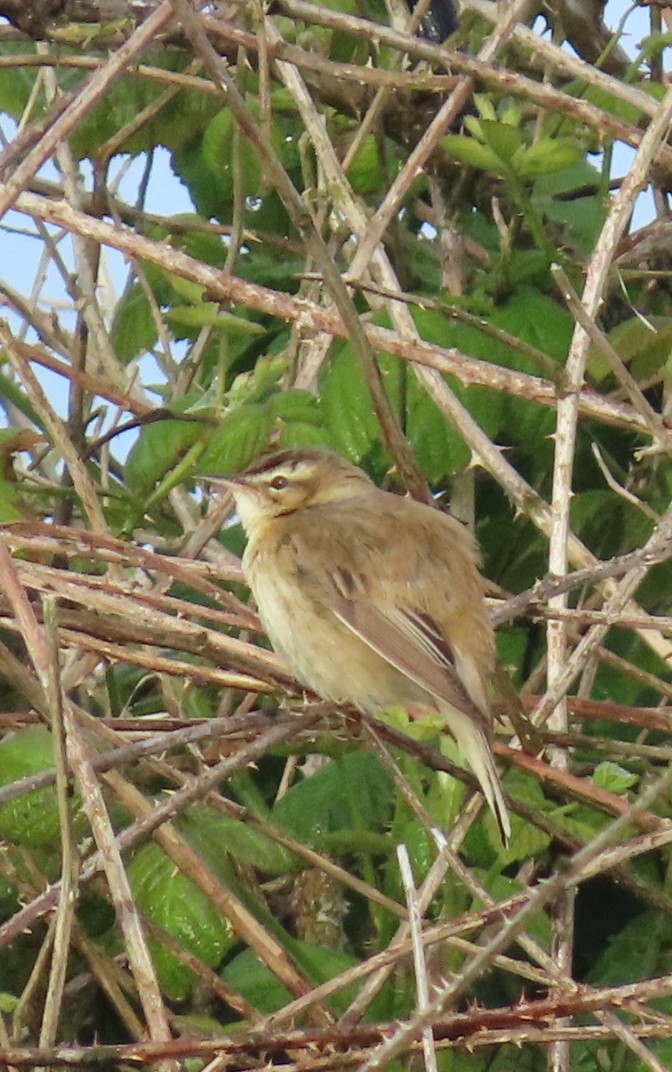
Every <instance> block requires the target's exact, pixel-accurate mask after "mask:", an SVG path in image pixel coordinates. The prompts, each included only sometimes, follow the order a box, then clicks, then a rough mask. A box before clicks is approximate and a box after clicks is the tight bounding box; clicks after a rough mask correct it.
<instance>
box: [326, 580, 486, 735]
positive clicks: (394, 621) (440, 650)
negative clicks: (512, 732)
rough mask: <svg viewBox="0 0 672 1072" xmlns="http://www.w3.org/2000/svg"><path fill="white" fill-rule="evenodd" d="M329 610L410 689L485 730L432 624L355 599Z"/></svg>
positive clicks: (419, 616)
mask: <svg viewBox="0 0 672 1072" xmlns="http://www.w3.org/2000/svg"><path fill="white" fill-rule="evenodd" d="M332 610H333V612H334V614H335V615H336V617H337V618H338V619H339V620H340V621H341V622H343V624H344V625H346V626H347V627H348V628H349V629H351V630H352V632H353V633H356V634H357V636H358V637H360V639H361V640H363V641H365V643H367V644H368V645H369V647H370V648H372V649H373V650H374V651H375V652H377V654H378V655H380V656H381V657H382V658H383V659H385V660H386V661H387V662H388V663H390V664H391V665H392V666H394V667H396V669H397V670H399V671H400V672H401V673H402V674H405V675H406V677H408V678H410V679H411V681H414V682H415V683H416V685H419V686H420V687H421V688H423V689H425V690H426V691H427V692H429V693H431V695H432V696H435V697H436V698H437V699H438V700H441V701H443V702H444V703H447V704H449V705H450V706H451V707H456V708H457V709H458V710H459V711H463V712H464V713H465V714H467V715H470V716H471V717H472V718H473V719H474V720H475V721H476V722H477V723H478V724H480V725H481V726H483V727H484V728H486V727H487V724H488V716H487V714H486V713H485V712H484V711H481V710H480V708H478V707H477V706H476V705H475V704H474V702H473V700H472V699H471V697H470V696H469V695H468V693H467V691H466V689H465V687H464V685H463V684H462V682H461V680H460V678H459V676H458V673H457V671H456V669H455V666H454V664H453V662H452V659H451V655H450V649H449V648H448V644H447V641H446V640H445V638H444V637H443V635H442V633H441V631H440V630H439V628H438V626H437V625H436V623H435V622H433V621H432V619H431V618H429V617H428V616H426V615H424V614H421V613H419V612H415V611H407V610H399V609H396V608H389V607H383V608H380V607H377V606H375V605H374V604H373V603H372V602H371V601H370V600H368V599H367V598H366V596H363V595H362V594H359V595H358V596H357V597H356V598H355V599H348V598H345V597H343V596H340V598H337V600H336V601H335V604H334V606H333V607H332Z"/></svg>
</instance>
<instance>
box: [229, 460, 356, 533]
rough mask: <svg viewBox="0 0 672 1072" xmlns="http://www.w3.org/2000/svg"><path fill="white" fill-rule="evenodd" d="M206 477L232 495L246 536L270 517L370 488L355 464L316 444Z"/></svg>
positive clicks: (347, 496)
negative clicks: (233, 473)
mask: <svg viewBox="0 0 672 1072" xmlns="http://www.w3.org/2000/svg"><path fill="white" fill-rule="evenodd" d="M208 481H209V483H211V484H214V485H215V487H224V488H226V489H227V490H228V491H230V492H231V493H232V495H233V497H234V499H235V501H236V507H237V509H238V513H239V514H240V519H241V521H242V523H243V527H244V528H245V530H246V532H248V534H251V533H253V532H254V531H255V529H256V528H257V527H259V526H261V525H263V524H264V523H266V522H268V521H271V520H272V519H273V518H275V517H280V516H282V515H286V514H293V513H295V512H296V511H297V510H306V509H308V508H309V507H311V506H318V505H320V504H322V503H327V502H335V501H338V500H339V499H352V498H356V497H357V496H359V495H364V494H366V492H367V491H371V489H372V488H373V487H374V484H373V482H372V481H371V480H370V479H369V477H368V476H367V475H366V473H364V472H363V471H362V470H361V469H358V468H357V466H355V465H351V464H350V462H348V461H346V460H345V458H341V457H340V456H339V455H338V454H334V453H333V452H332V451H328V450H323V449H321V448H318V447H302V448H297V449H289V450H281V451H278V452H276V453H275V454H269V455H267V456H266V457H265V458H262V459H261V460H260V461H259V462H257V463H256V464H255V465H252V466H250V468H249V469H246V470H245V471H244V472H243V473H240V474H239V475H238V476H234V477H227V478H226V479H221V478H217V479H215V478H208Z"/></svg>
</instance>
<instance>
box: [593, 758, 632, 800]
mask: <svg viewBox="0 0 672 1072" xmlns="http://www.w3.org/2000/svg"><path fill="white" fill-rule="evenodd" d="M592 780H593V782H594V783H595V785H596V786H597V787H598V789H606V790H608V792H610V793H624V792H625V790H626V789H630V788H631V786H633V785H635V784H636V783H637V782H638V781H639V777H638V776H637V775H636V774H633V773H632V772H631V771H628V770H626V769H625V767H621V766H619V764H618V763H613V762H612V761H611V760H605V761H604V763H599V764H598V766H597V767H596V768H595V771H594V773H593V778H592Z"/></svg>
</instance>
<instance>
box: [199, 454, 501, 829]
mask: <svg viewBox="0 0 672 1072" xmlns="http://www.w3.org/2000/svg"><path fill="white" fill-rule="evenodd" d="M213 483H215V484H217V483H219V481H213ZM221 483H222V484H223V485H225V486H226V487H228V488H230V490H231V491H232V492H233V495H234V497H235V500H236V506H237V508H238V512H239V514H240V518H241V521H242V523H243V527H244V528H245V531H246V533H247V536H248V544H247V548H246V551H245V554H244V557H243V568H244V571H245V575H246V577H247V580H248V582H249V584H250V588H251V589H252V593H253V595H254V597H255V599H256V602H257V606H258V608H259V614H260V617H261V620H262V622H263V624H264V627H265V629H266V630H267V632H268V635H269V637H270V640H271V643H272V644H273V647H274V648H275V650H276V651H277V652H278V653H279V654H280V655H281V656H282V657H283V658H284V659H285V661H286V662H287V664H288V665H289V666H290V667H291V669H292V671H293V673H294V674H295V675H296V677H297V679H298V680H299V681H300V682H302V683H303V684H305V685H307V686H308V687H309V688H311V689H313V690H314V691H315V692H317V693H318V694H319V695H320V696H322V697H324V698H325V699H327V700H349V701H350V702H351V703H352V704H354V706H355V707H357V708H359V710H361V711H363V712H367V713H370V714H375V713H376V712H377V711H378V710H379V709H380V708H382V707H387V706H390V705H392V704H401V705H403V706H406V707H408V706H411V705H418V704H423V705H427V706H430V707H432V708H434V709H435V710H437V711H439V712H440V713H441V714H442V715H443V716H444V718H445V722H446V725H447V727H448V729H449V730H450V732H451V733H452V734H453V736H454V737H455V739H456V740H457V743H458V745H459V746H460V749H461V751H462V753H463V754H464V757H465V759H466V760H467V762H468V763H469V765H470V766H471V767H472V769H473V771H474V773H475V774H476V776H477V778H478V780H479V782H480V785H481V788H482V790H483V793H484V794H485V797H486V799H487V801H488V804H489V805H490V807H491V809H492V811H493V813H494V815H495V817H496V819H497V822H498V825H499V828H500V832H501V835H502V839H503V841H504V842H505V843H506V842H507V841H508V838H509V834H510V823H509V817H508V813H507V809H506V804H505V802H504V796H503V793H502V789H501V784H500V781H499V776H498V774H497V771H496V769H495V765H494V762H493V759H492V752H491V748H490V740H491V732H492V731H491V716H490V710H489V704H488V696H487V686H488V682H489V680H490V677H491V674H492V672H493V667H494V660H495V648H494V638H493V632H492V627H491V625H490V619H489V617H488V613H487V609H486V606H485V603H484V599H483V580H482V577H481V575H480V573H479V570H478V552H477V550H476V547H475V545H474V542H473V540H472V538H471V536H470V535H469V533H468V532H467V530H466V529H465V528H464V527H463V526H462V525H460V524H459V522H457V521H455V519H454V518H452V517H449V516H448V515H446V514H443V513H440V512H439V511H438V510H435V509H433V508H432V507H429V506H425V505H423V504H421V503H418V502H414V501H413V500H412V499H408V498H401V497H399V496H397V495H392V494H390V493H389V492H386V491H381V490H380V489H379V488H377V487H376V486H375V484H373V482H372V481H371V480H370V479H369V477H368V476H367V475H366V473H364V472H363V471H362V470H361V469H358V468H357V467H356V466H354V465H351V464H350V463H349V462H347V461H345V460H344V459H343V458H341V457H339V456H338V455H336V454H332V453H331V452H329V451H324V450H319V449H316V448H302V449H297V450H285V451H281V452H278V453H276V454H274V455H271V456H269V457H267V458H266V459H263V460H262V461H261V462H260V463H259V464H258V465H256V466H253V467H251V468H250V469H248V470H247V471H246V472H244V473H243V474H241V475H240V476H238V477H235V478H232V479H230V480H223V481H221Z"/></svg>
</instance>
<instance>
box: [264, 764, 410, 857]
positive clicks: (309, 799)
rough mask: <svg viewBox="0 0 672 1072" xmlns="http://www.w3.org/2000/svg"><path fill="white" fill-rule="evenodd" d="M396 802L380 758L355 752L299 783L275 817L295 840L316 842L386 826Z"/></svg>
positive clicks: (276, 811) (280, 803)
mask: <svg viewBox="0 0 672 1072" xmlns="http://www.w3.org/2000/svg"><path fill="white" fill-rule="evenodd" d="M391 799H392V782H391V780H390V777H389V775H388V774H387V773H386V771H385V770H383V768H382V767H381V765H380V763H379V762H378V761H377V760H376V759H375V757H374V756H370V755H362V754H359V753H352V754H351V755H346V756H342V757H339V758H338V759H333V760H330V762H329V763H328V764H327V765H326V766H325V767H323V768H322V769H321V770H319V771H318V772H317V773H316V774H313V775H312V777H310V778H306V779H305V780H304V781H302V782H297V783H296V784H295V785H294V786H292V788H291V789H290V790H289V792H288V793H286V794H285V796H284V797H282V799H281V800H279V801H278V802H277V803H276V804H275V806H274V808H273V811H272V813H271V816H272V820H273V822H274V823H276V824H277V825H278V826H282V827H283V828H284V829H285V830H289V831H290V832H291V833H292V834H293V835H294V836H295V837H298V838H311V837H314V836H316V835H318V834H323V833H327V832H330V831H335V830H342V829H344V828H346V829H353V828H356V829H361V828H362V827H373V828H376V827H381V826H384V825H385V823H386V821H387V819H388V817H389V809H390V806H391Z"/></svg>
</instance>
